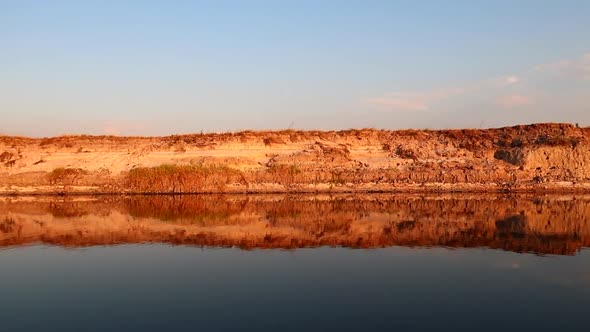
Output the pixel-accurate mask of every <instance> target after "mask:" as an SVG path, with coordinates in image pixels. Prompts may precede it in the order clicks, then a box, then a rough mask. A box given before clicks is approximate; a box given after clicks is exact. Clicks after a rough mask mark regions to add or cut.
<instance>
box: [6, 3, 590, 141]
mask: <svg viewBox="0 0 590 332" xmlns="http://www.w3.org/2000/svg"><path fill="white" fill-rule="evenodd" d="M589 17H590V1H542V0H534V1H526V0H519V1H500V0H498V1H434V0H432V1H371V0H365V1H344V0H340V1H328V0H325V1H317V0H316V1H301V0H300V1H219V0H218V1H57V0H56V1H40V0H38V1H24V0H15V1H6V0H0V116H1V117H0V118H1V121H0V133H2V134H17V135H27V136H48V135H59V134H74V133H87V134H120V135H165V134H173V133H189V132H200V131H201V130H203V131H205V132H210V131H234V130H243V129H285V128H289V127H291V128H296V129H347V128H359V127H375V128H386V129H398V128H408V127H412V128H453V127H455V128H456V127H475V128H478V127H495V126H504V125H512V124H518V123H532V122H550V121H558V122H579V123H580V124H582V125H590V19H588V18H589Z"/></svg>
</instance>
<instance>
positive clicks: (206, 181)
mask: <svg viewBox="0 0 590 332" xmlns="http://www.w3.org/2000/svg"><path fill="white" fill-rule="evenodd" d="M243 181H245V180H244V177H243V175H242V173H241V172H240V171H239V170H236V169H233V168H230V167H227V166H224V165H210V166H204V165H169V164H164V165H160V166H156V167H139V168H135V169H132V170H130V171H129V173H128V174H127V177H126V181H125V182H126V185H127V188H128V189H130V190H131V191H135V192H149V193H191V192H200V191H209V190H212V189H216V190H220V189H223V188H224V187H225V186H226V185H228V184H230V183H236V182H243Z"/></svg>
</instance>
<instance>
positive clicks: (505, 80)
mask: <svg viewBox="0 0 590 332" xmlns="http://www.w3.org/2000/svg"><path fill="white" fill-rule="evenodd" d="M520 81H522V79H521V78H520V77H518V76H516V75H508V76H503V77H500V78H498V79H496V83H497V84H498V85H500V86H509V85H514V84H517V83H519V82H520Z"/></svg>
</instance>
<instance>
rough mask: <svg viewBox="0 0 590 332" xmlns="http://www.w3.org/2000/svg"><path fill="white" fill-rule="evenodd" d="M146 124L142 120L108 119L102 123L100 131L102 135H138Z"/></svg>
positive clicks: (145, 127)
mask: <svg viewBox="0 0 590 332" xmlns="http://www.w3.org/2000/svg"><path fill="white" fill-rule="evenodd" d="M147 128H148V126H147V125H146V124H145V123H143V122H132V121H122V120H119V121H109V122H106V123H104V124H103V126H102V133H103V134H104V135H113V136H121V135H138V134H139V133H141V132H143V131H144V130H145V129H147Z"/></svg>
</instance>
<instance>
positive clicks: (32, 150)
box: [0, 124, 590, 194]
mask: <svg viewBox="0 0 590 332" xmlns="http://www.w3.org/2000/svg"><path fill="white" fill-rule="evenodd" d="M589 138H590V128H578V127H577V126H574V125H570V124H533V125H523V126H514V127H506V128H497V129H481V130H476V129H463V130H402V131H388V130H376V129H361V130H344V131H296V130H284V131H244V132H237V133H222V134H191V135H174V136H167V137H115V136H86V135H82V136H60V137H52V138H25V137H9V136H0V193H1V194H93V193H95V194H99V193H129V194H132V193H174V194H177V193H178V194H180V193H247V192H398V191H400V192H401V191H407V192H411V191H425V192H426V191H474V192H475V191H534V192H546V191H586V192H590V142H589Z"/></svg>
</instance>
